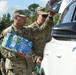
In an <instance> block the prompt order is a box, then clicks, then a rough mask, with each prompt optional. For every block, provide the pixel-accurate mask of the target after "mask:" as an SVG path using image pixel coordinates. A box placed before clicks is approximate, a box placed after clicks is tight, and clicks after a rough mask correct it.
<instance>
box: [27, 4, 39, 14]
mask: <svg viewBox="0 0 76 75" xmlns="http://www.w3.org/2000/svg"><path fill="white" fill-rule="evenodd" d="M38 6H39V5H38V4H35V3H34V4H31V5H29V6H28V10H29V11H30V14H31V15H35V14H36V9H37V7H38Z"/></svg>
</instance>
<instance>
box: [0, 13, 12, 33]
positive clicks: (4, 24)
mask: <svg viewBox="0 0 76 75" xmlns="http://www.w3.org/2000/svg"><path fill="white" fill-rule="evenodd" d="M11 23H12V20H11V16H10V14H9V13H7V14H4V15H3V17H2V18H1V22H0V30H1V31H2V30H3V29H5V28H6V27H8V26H9V25H11ZM1 31H0V32H1Z"/></svg>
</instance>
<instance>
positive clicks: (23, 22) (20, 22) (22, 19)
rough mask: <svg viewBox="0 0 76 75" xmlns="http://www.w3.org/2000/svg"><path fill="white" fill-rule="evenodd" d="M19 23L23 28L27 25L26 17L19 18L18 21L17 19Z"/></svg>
mask: <svg viewBox="0 0 76 75" xmlns="http://www.w3.org/2000/svg"><path fill="white" fill-rule="evenodd" d="M17 21H18V23H19V24H20V25H22V26H24V25H25V23H26V17H21V16H18V19H17Z"/></svg>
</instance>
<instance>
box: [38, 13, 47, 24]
mask: <svg viewBox="0 0 76 75" xmlns="http://www.w3.org/2000/svg"><path fill="white" fill-rule="evenodd" d="M45 20H46V15H41V14H39V16H38V21H39V23H40V24H43V23H44V22H45Z"/></svg>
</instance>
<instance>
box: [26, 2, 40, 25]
mask: <svg viewBox="0 0 76 75" xmlns="http://www.w3.org/2000/svg"><path fill="white" fill-rule="evenodd" d="M38 6H39V5H38V4H35V3H34V4H31V5H29V6H28V10H27V12H28V13H29V15H30V17H28V18H27V23H26V25H30V24H32V23H33V22H34V21H35V20H36V14H37V11H36V9H37V7H38Z"/></svg>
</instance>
